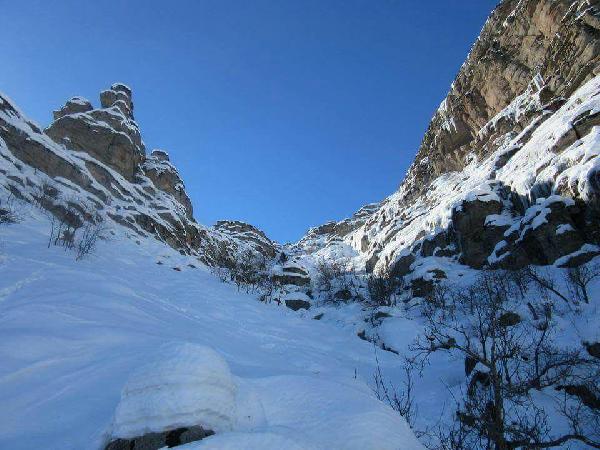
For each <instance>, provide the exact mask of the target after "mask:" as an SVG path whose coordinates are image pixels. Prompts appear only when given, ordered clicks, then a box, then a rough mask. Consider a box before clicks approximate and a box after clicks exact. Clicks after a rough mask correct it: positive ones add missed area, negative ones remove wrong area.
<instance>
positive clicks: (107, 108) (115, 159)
mask: <svg viewBox="0 0 600 450" xmlns="http://www.w3.org/2000/svg"><path fill="white" fill-rule="evenodd" d="M100 98H101V102H102V108H99V109H87V105H89V102H87V104H86V105H85V106H83V105H82V107H81V108H74V105H75V104H74V103H73V99H71V100H69V101H68V102H67V103H66V105H65V106H63V107H62V108H61V109H60V110H59V111H60V112H59V114H56V113H55V114H54V117H55V120H54V122H52V123H51V124H50V125H49V126H48V128H46V130H45V132H46V134H47V135H48V136H50V138H52V139H53V140H54V141H56V142H57V143H59V144H63V145H64V146H65V147H67V148H69V149H71V150H78V151H82V152H86V153H88V154H89V155H90V156H92V157H93V158H94V159H96V160H98V161H100V162H102V163H104V164H106V165H107V166H109V167H110V168H112V169H114V170H116V171H117V172H118V173H119V174H121V175H122V176H123V177H125V178H126V179H127V180H129V181H133V179H134V176H135V173H136V171H137V169H138V167H139V165H140V163H141V162H142V161H143V159H144V156H145V147H144V143H143V142H142V137H141V134H140V130H139V127H138V125H137V123H136V122H135V120H133V102H132V100H131V90H130V89H129V88H128V87H127V86H125V85H123V84H120V83H116V84H113V85H112V87H111V89H109V90H107V91H103V92H102V93H101V96H100Z"/></svg>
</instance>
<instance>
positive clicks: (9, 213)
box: [0, 193, 21, 225]
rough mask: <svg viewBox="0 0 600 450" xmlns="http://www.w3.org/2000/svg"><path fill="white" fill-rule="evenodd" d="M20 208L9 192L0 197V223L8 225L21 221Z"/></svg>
mask: <svg viewBox="0 0 600 450" xmlns="http://www.w3.org/2000/svg"><path fill="white" fill-rule="evenodd" d="M20 211H21V208H20V205H19V204H18V201H17V199H16V198H15V196H14V195H13V194H12V193H11V194H8V195H7V196H6V197H4V198H0V225H10V224H13V223H17V222H20V221H21V213H20Z"/></svg>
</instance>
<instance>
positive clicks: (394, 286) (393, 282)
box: [367, 270, 405, 306]
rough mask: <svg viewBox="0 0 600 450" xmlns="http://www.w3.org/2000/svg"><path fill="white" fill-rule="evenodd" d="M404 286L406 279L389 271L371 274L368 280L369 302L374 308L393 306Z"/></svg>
mask: <svg viewBox="0 0 600 450" xmlns="http://www.w3.org/2000/svg"><path fill="white" fill-rule="evenodd" d="M404 286H405V283H404V277H401V276H396V275H394V274H393V273H392V272H391V271H389V270H385V271H383V272H381V273H378V274H377V275H375V274H371V275H369V277H368V278H367V292H368V294H369V301H370V303H371V305H373V306H392V305H394V304H395V303H396V298H397V296H398V294H399V293H400V292H401V291H402V290H403V289H404Z"/></svg>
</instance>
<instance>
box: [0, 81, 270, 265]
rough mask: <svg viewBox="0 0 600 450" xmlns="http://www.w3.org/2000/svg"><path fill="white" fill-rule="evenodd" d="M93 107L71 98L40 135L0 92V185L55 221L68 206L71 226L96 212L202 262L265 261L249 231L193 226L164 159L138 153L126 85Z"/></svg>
mask: <svg viewBox="0 0 600 450" xmlns="http://www.w3.org/2000/svg"><path fill="white" fill-rule="evenodd" d="M100 102H101V108H94V107H93V106H92V104H91V103H90V102H89V101H88V100H86V99H83V98H81V97H73V98H71V99H70V100H68V101H67V102H66V104H65V105H64V106H63V107H61V108H60V109H58V110H56V111H54V113H53V116H54V121H53V122H52V123H51V124H50V125H49V126H48V127H47V128H46V129H45V130H44V131H42V130H41V129H40V127H38V126H37V125H36V124H34V123H33V122H31V121H30V120H28V119H27V118H26V117H25V115H24V114H23V113H21V112H20V111H19V110H18V108H16V106H14V104H13V103H12V102H11V101H10V100H8V98H6V97H5V96H2V95H0V157H1V158H0V174H2V181H1V185H2V187H4V188H5V189H7V190H9V191H11V192H12V193H13V194H14V195H16V196H18V197H20V198H22V199H25V200H27V201H30V202H32V203H35V204H37V205H40V206H41V207H42V208H44V209H46V210H48V211H50V212H51V213H52V214H54V215H55V216H60V217H63V218H64V217H65V216H67V211H68V210H69V209H70V208H71V209H72V208H73V207H75V209H76V210H78V211H79V213H78V214H75V216H77V217H70V218H69V220H75V221H77V222H81V221H82V220H87V219H88V217H86V215H87V216H89V211H91V210H94V211H98V212H99V213H100V214H102V215H103V216H105V217H106V218H107V219H108V220H110V221H112V223H113V224H115V225H119V226H122V227H125V228H126V229H127V230H129V232H130V233H131V235H132V237H134V238H135V236H137V235H140V236H147V235H152V236H155V237H156V238H157V239H159V240H162V241H164V242H165V243H166V244H168V245H170V246H172V247H174V248H176V249H178V250H180V251H181V252H183V253H187V254H191V255H196V256H197V257H198V258H199V259H200V260H201V261H203V262H205V263H208V264H216V263H217V260H218V258H219V257H222V255H223V254H226V255H228V258H230V259H233V258H235V255H236V254H237V253H238V252H240V251H250V252H253V253H255V254H261V255H264V256H266V257H267V258H273V257H274V256H275V255H276V254H277V252H278V250H277V249H278V246H277V244H275V243H273V242H272V241H270V240H269V239H268V238H267V237H266V236H265V235H264V233H262V232H261V231H260V230H258V229H256V228H254V227H252V226H249V225H246V224H243V223H241V222H231V224H233V223H235V224H236V225H235V227H231V226H227V225H226V223H225V222H222V223H219V224H217V225H216V226H215V227H214V228H212V227H204V226H202V225H199V224H198V223H196V221H195V220H194V218H193V209H192V203H191V201H190V199H189V197H188V195H187V193H186V191H185V186H184V184H183V181H182V179H181V177H180V176H179V173H178V172H177V169H176V168H175V167H174V166H173V165H172V164H171V162H170V161H169V156H168V154H167V153H166V152H164V151H162V150H154V151H153V152H152V153H151V154H150V155H149V156H147V155H146V153H145V145H144V143H143V141H142V138H141V133H140V130H139V127H138V125H137V123H136V122H135V120H134V117H133V101H132V92H131V89H130V88H129V87H127V86H126V85H124V84H122V83H116V84H113V85H112V86H111V88H110V89H108V90H105V91H103V92H102V93H101V94H100ZM71 216H73V214H72V213H71ZM79 216H81V217H79Z"/></svg>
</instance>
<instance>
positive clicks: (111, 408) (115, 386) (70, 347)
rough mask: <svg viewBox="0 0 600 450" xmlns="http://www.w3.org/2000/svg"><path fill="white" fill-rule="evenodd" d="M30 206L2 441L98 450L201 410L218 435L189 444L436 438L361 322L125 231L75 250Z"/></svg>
mask: <svg viewBox="0 0 600 450" xmlns="http://www.w3.org/2000/svg"><path fill="white" fill-rule="evenodd" d="M23 208H24V214H23V215H24V216H25V220H24V221H23V222H22V223H20V224H16V225H10V226H6V227H2V228H0V242H1V243H2V244H1V247H0V255H2V256H0V258H1V259H0V359H1V360H2V364H1V365H0V404H1V405H2V408H0V448H7V449H11V450H16V449H32V448H44V449H61V450H65V449H98V448H101V447H102V445H103V444H105V443H106V441H107V439H109V436H112V435H114V436H118V435H122V436H128V435H129V436H131V435H134V434H135V433H137V432H144V431H149V429H150V428H154V429H155V430H156V429H157V428H164V427H167V426H168V425H177V424H182V423H186V424H191V422H193V421H194V419H199V420H203V419H204V420H206V421H207V423H208V425H210V426H212V427H213V428H214V429H215V431H217V435H215V436H213V437H210V438H207V439H205V440H204V441H202V442H201V443H200V444H194V445H191V446H190V447H189V448H213V449H214V448H236V449H237V448H249V449H252V448H261V449H269V448H272V449H280V448H284V447H285V448H290V449H293V448H298V449H313V448H314V449H332V448H336V449H346V448H347V449H407V450H409V449H420V448H422V447H421V446H420V444H419V443H418V442H417V441H416V438H415V437H414V435H413V434H412V432H411V431H410V429H409V428H408V426H407V424H406V422H405V421H404V420H403V419H402V418H401V417H400V416H399V415H397V414H396V413H395V412H394V411H392V410H391V409H390V408H388V407H387V406H385V405H384V404H383V403H381V402H380V401H378V400H377V399H376V398H375V396H374V395H373V393H372V391H371V389H370V387H369V386H368V383H369V382H370V380H371V377H372V374H373V371H374V351H373V347H372V345H371V344H369V343H367V342H364V341H361V340H360V339H358V338H357V337H356V335H355V333H354V330H353V329H352V327H350V328H348V327H344V326H338V325H336V323H335V320H334V321H333V322H332V321H329V322H327V321H316V320H312V319H311V317H312V316H313V315H314V312H297V313H296V312H293V311H291V310H288V309H286V308H285V307H282V306H277V305H275V304H263V303H260V302H259V301H257V299H256V298H255V297H254V296H252V295H248V294H245V293H239V292H237V290H236V288H235V287H234V286H231V285H227V284H223V283H220V282H219V281H218V280H217V279H216V278H215V277H214V276H213V275H212V274H210V272H209V271H208V269H206V268H205V267H203V266H201V265H200V264H199V263H198V262H197V261H196V260H194V259H191V258H190V257H186V256H181V255H180V254H179V253H177V252H176V251H174V250H172V249H170V248H168V247H166V246H165V245H164V244H161V243H159V242H157V241H155V240H153V239H151V238H148V239H142V240H140V241H139V244H136V242H135V241H133V240H131V239H127V238H125V237H124V236H122V235H121V234H119V233H121V232H122V231H120V230H119V229H117V228H116V229H115V230H114V231H115V234H114V236H112V238H111V239H110V240H108V241H104V242H102V243H101V244H100V245H99V247H98V249H97V251H96V253H95V254H94V255H92V256H90V257H89V258H88V259H85V260H82V261H75V258H74V255H73V254H72V253H70V252H65V251H63V249H62V248H58V247H52V248H47V236H48V231H49V225H48V223H47V222H46V220H45V219H44V217H43V216H42V215H41V214H40V213H39V212H38V211H37V210H35V209H31V208H30V207H25V206H24V207H23ZM159 261H160V262H162V264H157V262H159ZM189 264H193V265H195V266H196V268H192V267H190V266H189ZM175 267H177V268H179V269H180V271H177V270H173V268H175ZM379 360H380V361H381V364H382V366H383V367H384V370H389V371H390V373H393V372H394V370H396V368H397V367H398V365H399V363H400V362H399V359H398V358H397V357H396V356H395V355H393V354H391V353H390V354H387V353H386V354H380V355H379ZM140 390H142V391H143V390H145V391H146V394H148V395H144V396H142V395H141V394H140ZM165 399H169V400H168V401H166V400H165ZM151 416H152V417H151Z"/></svg>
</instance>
